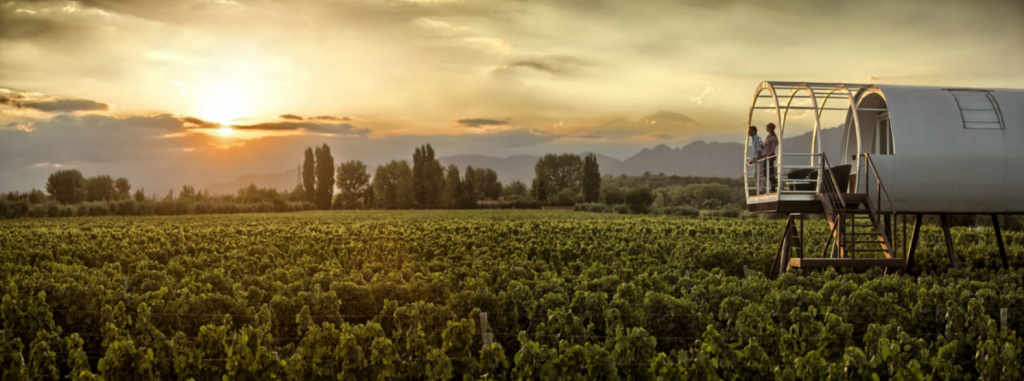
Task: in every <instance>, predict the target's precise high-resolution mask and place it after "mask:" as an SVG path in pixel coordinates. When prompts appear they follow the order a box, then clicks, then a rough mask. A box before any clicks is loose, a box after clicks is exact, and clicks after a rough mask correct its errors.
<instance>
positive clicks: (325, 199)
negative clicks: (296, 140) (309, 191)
mask: <svg viewBox="0 0 1024 381" xmlns="http://www.w3.org/2000/svg"><path fill="white" fill-rule="evenodd" d="M314 156H316V194H315V199H314V201H313V203H314V204H316V207H317V209H320V210H326V209H330V208H331V201H333V199H334V157H333V156H331V147H328V146H327V143H324V145H322V146H320V147H316V151H315V153H314Z"/></svg>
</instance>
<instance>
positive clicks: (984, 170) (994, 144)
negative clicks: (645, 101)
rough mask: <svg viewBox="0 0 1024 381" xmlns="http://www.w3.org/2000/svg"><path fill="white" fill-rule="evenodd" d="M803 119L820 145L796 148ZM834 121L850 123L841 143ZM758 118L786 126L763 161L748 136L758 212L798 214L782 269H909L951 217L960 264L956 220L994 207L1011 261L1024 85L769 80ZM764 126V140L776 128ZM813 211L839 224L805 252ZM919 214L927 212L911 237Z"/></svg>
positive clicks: (1021, 199)
mask: <svg viewBox="0 0 1024 381" xmlns="http://www.w3.org/2000/svg"><path fill="white" fill-rule="evenodd" d="M796 118H799V124H802V125H804V126H805V130H804V131H796V132H801V133H803V132H805V131H806V128H808V127H809V128H810V129H811V131H812V133H811V139H810V146H802V147H790V146H787V144H785V143H786V138H787V136H786V132H787V131H786V126H787V119H790V120H793V119H796ZM829 118H831V120H840V121H841V122H840V123H836V124H829V125H827V126H826V127H830V126H836V125H841V127H842V141H841V143H838V144H840V146H839V147H834V146H826V147H823V144H827V143H823V142H822V141H821V139H820V136H821V131H822V128H823V126H822V123H823V120H825V121H826V123H828V120H830V119H829ZM758 121H760V122H771V123H772V124H774V125H775V126H777V128H776V134H777V137H778V142H779V144H778V148H777V149H776V152H775V155H772V156H770V157H765V156H762V157H756V154H755V149H754V148H753V145H752V139H751V138H750V137H749V136H748V137H747V144H746V149H745V157H744V172H743V173H744V179H745V181H746V187H745V189H746V197H747V208H748V210H749V211H751V212H757V213H786V214H787V215H788V217H787V222H786V227H785V229H784V231H783V234H782V239H781V240H780V243H779V249H778V252H777V255H776V260H775V261H774V262H773V264H772V269H771V274H772V275H773V276H774V275H777V274H779V273H781V272H783V271H786V270H787V269H789V268H826V267H876V266H878V267H885V268H887V269H890V270H906V269H907V268H909V267H911V266H912V265H913V255H914V251H915V249H916V247H917V238H918V234H919V231H920V228H921V217H922V215H924V214H937V215H938V216H939V219H940V221H941V223H942V227H943V231H944V232H945V237H946V246H947V250H948V253H949V259H950V261H951V262H952V265H953V267H955V268H958V267H959V264H958V263H957V258H956V253H955V251H954V248H953V243H952V239H951V237H950V234H949V224H948V222H947V216H948V215H949V214H988V215H991V218H992V221H993V226H994V227H995V232H996V239H997V240H998V246H999V254H1000V256H1001V259H1002V263H1003V266H1005V267H1008V264H1007V260H1006V253H1005V248H1004V247H1003V242H1002V234H1001V232H1000V230H999V224H998V215H1000V214H1020V213H1024V90H1019V89H965V88H952V87H917V86H894V85H871V84H851V83H814V82H777V81H766V82H762V83H761V84H760V85H758V87H757V89H756V90H755V92H754V100H753V102H752V104H751V106H750V110H749V113H748V123H747V125H748V126H754V125H757V122H758ZM811 124H813V125H812V126H809V125H811ZM795 125H796V124H794V126H795ZM758 127H759V128H758V135H759V136H760V137H761V139H762V140H764V138H766V133H765V124H761V125H758ZM793 128H796V127H791V129H793ZM792 135H797V133H795V132H794V133H793V134H792ZM832 144H836V143H832ZM790 145H794V144H790ZM825 152H830V153H831V154H833V155H837V156H834V157H833V156H828V155H826V153H825ZM837 153H838V154H837ZM804 214H823V215H825V218H826V220H828V221H829V226H830V229H831V232H830V233H829V237H828V242H827V243H826V245H825V247H824V249H823V251H822V252H821V253H820V254H817V253H804V250H803V244H802V242H803V237H802V233H801V231H802V229H797V222H798V221H799V220H800V219H801V218H802V216H803V215H804ZM908 215H909V216H912V217H916V218H913V221H914V222H913V229H912V232H910V233H909V234H908V232H907V226H906V221H907V218H908V217H907V216H908ZM899 218H902V220H903V227H902V230H900V229H899V226H898V221H899ZM805 254H806V255H805Z"/></svg>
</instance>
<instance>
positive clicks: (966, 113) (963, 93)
mask: <svg viewBox="0 0 1024 381" xmlns="http://www.w3.org/2000/svg"><path fill="white" fill-rule="evenodd" d="M949 92H950V94H953V97H954V98H956V102H957V104H958V105H959V106H960V117H961V118H962V119H963V121H964V128H985V129H1000V128H1003V123H1002V122H1003V121H1002V118H1001V117H1000V115H999V105H997V104H996V100H995V99H994V98H992V94H990V92H989V91H987V90H950V91H949Z"/></svg>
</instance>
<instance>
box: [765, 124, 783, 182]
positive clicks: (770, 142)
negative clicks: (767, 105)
mask: <svg viewBox="0 0 1024 381" xmlns="http://www.w3.org/2000/svg"><path fill="white" fill-rule="evenodd" d="M765 128H766V129H767V130H768V137H767V138H764V151H762V153H763V154H764V156H765V157H766V158H768V160H767V161H768V173H769V175H768V178H769V179H770V181H771V188H769V189H768V192H774V191H775V188H776V183H777V182H778V179H777V177H778V176H777V174H776V172H777V171H776V170H775V159H776V156H777V155H776V153H775V150H776V149H777V148H779V137H778V135H775V123H768V125H767V126H765Z"/></svg>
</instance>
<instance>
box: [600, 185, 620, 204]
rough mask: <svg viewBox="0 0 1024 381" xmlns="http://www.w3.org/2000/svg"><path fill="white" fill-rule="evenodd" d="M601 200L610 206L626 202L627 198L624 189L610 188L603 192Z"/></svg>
mask: <svg viewBox="0 0 1024 381" xmlns="http://www.w3.org/2000/svg"><path fill="white" fill-rule="evenodd" d="M601 199H602V200H603V201H604V203H605V204H608V205H615V204H621V203H624V202H626V197H625V195H624V194H623V192H622V188H619V187H608V188H605V189H603V190H601Z"/></svg>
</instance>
